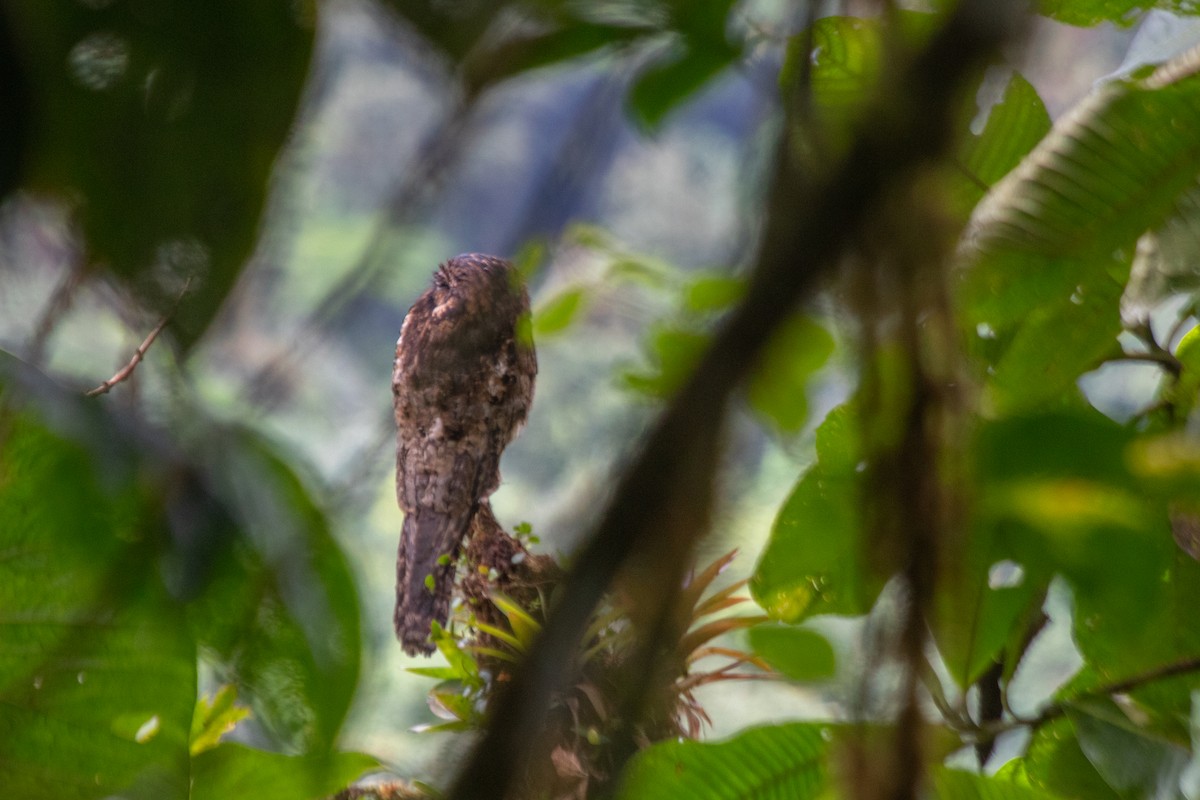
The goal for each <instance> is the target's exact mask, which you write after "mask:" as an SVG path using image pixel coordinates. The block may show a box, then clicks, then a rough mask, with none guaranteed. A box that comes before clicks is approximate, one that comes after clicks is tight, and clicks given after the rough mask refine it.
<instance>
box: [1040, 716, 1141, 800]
mask: <svg viewBox="0 0 1200 800" xmlns="http://www.w3.org/2000/svg"><path fill="white" fill-rule="evenodd" d="M1020 772H1021V773H1022V774H1023V775H1024V776H1025V777H1026V779H1027V780H1028V781H1029V782H1030V783H1031V784H1032V785H1033V786H1036V787H1038V788H1041V789H1045V790H1046V791H1048V792H1051V793H1052V796H1054V797H1059V798H1062V800H1117V798H1119V797H1120V795H1118V794H1117V793H1116V792H1114V791H1113V789H1112V787H1111V786H1109V785H1108V784H1107V783H1105V782H1104V779H1103V778H1101V777H1100V775H1099V773H1097V772H1096V768H1095V767H1094V766H1093V765H1092V763H1091V762H1090V761H1088V758H1087V756H1085V755H1084V754H1083V750H1081V749H1080V747H1079V740H1078V739H1077V738H1076V736H1075V728H1074V726H1073V725H1072V724H1071V722H1070V720H1067V719H1057V720H1054V721H1053V722H1050V723H1049V724H1047V725H1043V726H1041V727H1040V728H1038V729H1037V730H1036V731H1034V733H1033V739H1032V740H1031V741H1030V743H1029V747H1028V749H1027V750H1026V754H1025V756H1024V758H1022V759H1021V763H1020Z"/></svg>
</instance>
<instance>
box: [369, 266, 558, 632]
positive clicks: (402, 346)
mask: <svg viewBox="0 0 1200 800" xmlns="http://www.w3.org/2000/svg"><path fill="white" fill-rule="evenodd" d="M528 313H529V296H528V294H527V293H526V292H525V289H524V287H523V286H522V285H521V283H520V278H519V276H518V275H517V272H516V269H515V268H514V267H513V265H512V264H511V263H509V262H508V261H505V260H504V259H501V258H496V257H495V256H488V255H480V254H475V253H472V254H468V255H461V256H458V257H456V258H452V259H450V260H449V261H447V262H446V263H445V264H442V265H441V266H440V267H438V269H437V271H436V272H435V273H434V276H433V285H432V286H431V287H430V288H429V289H428V290H427V291H426V292H425V293H424V294H423V295H421V297H420V298H418V299H417V302H416V303H414V304H413V307H412V308H411V309H409V312H408V316H407V317H405V319H404V325H403V326H402V327H401V329H400V341H398V342H397V343H396V361H395V365H394V369H393V372H392V394H393V400H394V402H395V409H396V498H397V500H398V501H399V503H400V508H401V509H402V510H403V511H404V528H403V530H402V532H401V534H400V552H399V554H398V555H397V559H396V613H395V617H394V622H395V626H396V638H398V639H399V640H400V643H401V645H402V646H403V647H404V651H405V652H406V653H408V654H409V655H416V654H418V653H431V652H432V651H433V644H432V642H430V640H429V630H430V623H431V622H433V621H434V620H437V621H438V622H440V623H442V624H445V622H446V616H447V614H448V612H449V607H450V597H451V594H452V593H453V589H454V569H455V559H456V557H457V555H458V550H459V548H460V547H461V546H462V542H463V537H464V536H465V535H466V534H467V532H468V530H469V529H470V525H471V519H472V517H473V516H474V515H475V513H476V511H477V510H478V509H479V507H480V504H483V503H487V498H488V497H489V496H490V495H491V494H492V492H494V491H495V490H496V489H497V487H499V485H500V454H501V452H503V450H504V448H505V446H506V445H507V444H508V443H509V442H510V441H512V440H513V438H514V437H515V436H516V435H517V432H518V431H519V430H520V428H521V425H522V424H523V423H524V421H525V415H526V414H527V413H528V411H529V404H530V403H531V402H532V400H533V383H534V378H535V376H536V375H537V357H536V355H535V354H534V350H533V343H532V341H531V340H530V339H529V337H528V336H527V335H525V334H523V333H522V331H521V327H520V323H521V320H522V318H524V317H526V316H527V315H528ZM527 330H528V329H527V328H526V329H525V331H526V333H527Z"/></svg>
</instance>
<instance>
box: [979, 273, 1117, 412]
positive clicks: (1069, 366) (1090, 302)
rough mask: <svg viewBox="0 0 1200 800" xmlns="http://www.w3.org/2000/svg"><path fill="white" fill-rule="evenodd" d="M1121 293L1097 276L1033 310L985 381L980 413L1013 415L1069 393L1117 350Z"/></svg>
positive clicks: (1103, 278) (1107, 281)
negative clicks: (983, 410) (1063, 297)
mask: <svg viewBox="0 0 1200 800" xmlns="http://www.w3.org/2000/svg"><path fill="white" fill-rule="evenodd" d="M1123 289H1124V284H1123V283H1119V282H1117V281H1116V280H1112V279H1110V278H1108V277H1107V276H1105V275H1100V276H1097V277H1096V279H1095V280H1092V281H1089V282H1088V283H1087V284H1086V285H1081V286H1080V287H1078V288H1077V289H1076V291H1075V292H1074V293H1073V294H1072V295H1071V296H1070V297H1069V298H1068V299H1067V300H1066V301H1065V302H1061V303H1058V304H1054V305H1045V306H1043V307H1041V308H1037V309H1034V310H1033V311H1032V312H1031V313H1030V314H1029V315H1028V317H1027V318H1026V320H1025V322H1024V323H1023V324H1022V325H1021V327H1020V328H1019V329H1018V330H1017V332H1016V335H1015V336H1014V337H1013V338H1012V341H1011V343H1010V344H1009V346H1008V348H1007V349H1006V350H1005V352H1004V355H1003V356H1001V357H1000V359H999V361H998V362H997V364H996V367H995V370H994V371H993V373H992V374H991V375H990V376H989V378H988V382H987V386H986V388H985V394H984V404H985V408H988V409H990V410H991V411H992V412H993V413H996V414H1001V415H1007V414H1013V413H1017V412H1021V411H1026V410H1030V409H1034V408H1037V407H1038V406H1042V405H1045V404H1047V403H1048V402H1049V401H1051V400H1053V399H1055V398H1056V397H1059V396H1061V395H1063V394H1064V393H1072V392H1073V391H1074V390H1075V385H1076V381H1077V380H1078V379H1079V377H1080V376H1081V375H1083V374H1084V373H1085V372H1089V371H1091V370H1092V369H1094V368H1095V367H1098V366H1099V365H1100V363H1101V361H1102V360H1103V358H1104V356H1106V355H1108V354H1111V353H1112V352H1113V351H1114V350H1116V349H1117V335H1118V334H1119V333H1120V332H1121V328H1122V325H1121V311H1120V303H1121V292H1122V290H1123Z"/></svg>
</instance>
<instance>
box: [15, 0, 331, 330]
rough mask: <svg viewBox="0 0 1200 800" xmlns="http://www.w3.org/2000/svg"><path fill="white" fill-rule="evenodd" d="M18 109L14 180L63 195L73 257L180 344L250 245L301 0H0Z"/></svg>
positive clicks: (301, 58)
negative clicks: (19, 72) (186, 286)
mask: <svg viewBox="0 0 1200 800" xmlns="http://www.w3.org/2000/svg"><path fill="white" fill-rule="evenodd" d="M7 11H8V13H7V15H6V16H7V18H8V21H9V22H10V24H11V31H12V39H13V41H14V42H15V44H16V52H17V55H18V57H19V60H20V63H21V65H22V69H23V74H24V75H25V76H26V77H27V79H28V82H29V89H30V97H31V105H32V114H31V118H30V120H29V127H28V132H29V135H28V138H27V140H26V141H27V147H26V150H25V152H24V153H23V156H22V160H23V167H24V169H23V179H24V181H25V183H26V186H27V187H28V188H30V189H33V190H35V191H41V192H50V193H53V194H55V195H57V196H58V197H60V198H63V199H66V200H69V201H70V202H71V203H72V205H73V207H74V209H75V210H76V211H77V213H78V214H79V217H80V219H81V222H82V228H83V232H84V234H85V236H86V240H87V246H88V251H89V252H88V257H89V261H90V262H91V263H92V264H95V265H103V266H105V267H107V268H108V269H110V270H112V271H113V272H114V273H115V274H117V275H118V276H120V277H122V278H124V279H126V280H127V281H128V282H129V283H130V284H131V285H132V287H133V288H135V289H136V290H138V293H139V295H140V297H141V298H142V300H143V301H144V302H146V303H147V304H148V305H151V306H157V307H158V309H159V310H160V311H165V310H166V308H168V307H169V306H170V305H172V304H173V302H174V300H175V297H176V296H177V295H178V294H179V290H180V287H181V286H182V285H183V282H184V280H185V279H186V278H187V277H189V276H195V277H196V278H197V280H196V281H194V282H193V283H192V290H193V291H192V294H191V295H190V296H189V298H188V301H187V302H186V303H184V304H182V305H181V306H180V308H179V309H178V311H177V313H176V314H175V315H174V324H173V328H174V331H175V333H176V335H177V339H178V340H179V341H180V342H181V343H183V345H184V346H188V345H190V344H192V343H193V342H195V340H196V338H197V337H198V336H199V335H200V334H201V333H202V332H203V331H204V329H205V327H206V326H207V325H208V323H209V322H210V321H211V320H212V318H213V315H214V314H215V313H216V310H217V308H218V306H219V305H220V303H221V301H222V299H223V298H224V297H225V295H226V293H227V292H228V291H229V289H230V288H231V287H232V285H233V282H234V280H235V279H236V278H237V275H238V273H239V272H240V270H241V269H242V266H243V264H244V262H245V261H246V259H247V258H248V257H249V255H250V252H251V249H252V248H253V246H254V243H255V240H256V237H257V234H258V230H259V226H260V222H261V216H262V210H263V206H264V202H265V199H266V193H267V183H268V179H269V178H270V175H271V170H272V168H273V167H274V162H275V158H276V155H277V153H278V152H279V149H280V148H281V147H282V145H283V143H284V140H285V138H286V137H287V134H288V132H289V130H290V129H291V126H292V121H293V118H294V117H295V113H296V108H297V105H298V103H299V98H300V92H301V88H302V86H303V83H304V78H305V76H306V73H307V70H308V62H309V55H310V52H311V50H312V39H313V32H312V22H313V20H312V18H311V15H312V14H313V13H314V11H313V8H312V6H311V5H309V4H307V3H289V2H284V1H283V0H261V1H260V2H253V3H244V2H239V1H238V0H215V1H214V2H205V3H187V2H165V3H157V4H155V6H154V9H153V12H152V13H151V12H146V11H145V10H144V9H141V8H140V7H138V6H136V4H129V3H104V4H95V3H92V4H88V3H75V2H66V0H54V1H53V2H44V3H10V4H8V6H7Z"/></svg>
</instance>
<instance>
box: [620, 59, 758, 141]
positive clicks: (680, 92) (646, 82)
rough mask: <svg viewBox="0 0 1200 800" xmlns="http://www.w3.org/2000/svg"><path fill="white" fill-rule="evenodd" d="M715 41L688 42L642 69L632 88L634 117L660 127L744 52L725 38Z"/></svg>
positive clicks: (641, 121) (631, 106)
mask: <svg viewBox="0 0 1200 800" xmlns="http://www.w3.org/2000/svg"><path fill="white" fill-rule="evenodd" d="M710 44H713V43H711V42H705V43H704V45H710ZM715 45H716V46H698V47H697V46H692V45H685V46H683V47H682V48H681V49H678V50H676V51H675V53H673V54H672V55H669V56H668V57H667V58H665V59H664V60H663V61H660V62H658V63H656V64H653V65H651V66H650V67H649V68H647V69H646V70H645V71H644V72H642V74H641V75H639V76H638V78H637V80H636V81H635V82H634V84H633V88H632V89H631V90H630V92H629V106H630V109H631V110H632V111H633V114H634V118H635V119H636V120H637V121H638V122H640V123H641V124H642V125H644V126H645V127H646V128H648V129H650V130H654V129H656V128H658V127H659V126H660V125H661V124H662V121H663V120H664V119H665V118H666V116H667V114H668V113H670V112H671V111H672V110H673V109H674V108H675V107H676V106H678V105H679V104H680V103H682V102H683V101H684V100H686V99H687V98H688V97H690V96H691V95H692V94H694V93H695V92H696V91H697V90H699V89H700V87H701V86H703V85H704V84H706V83H708V82H709V81H710V80H711V79H712V78H713V77H714V76H715V75H717V73H719V72H721V70H723V69H725V68H726V67H728V66H729V65H730V64H732V63H733V62H734V60H735V59H737V58H738V56H740V55H741V53H740V51H739V50H738V49H737V48H735V47H733V46H732V45H730V44H728V43H726V42H725V41H724V39H722V40H720V41H719V42H717V43H715Z"/></svg>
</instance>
